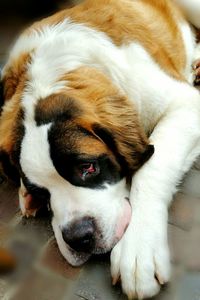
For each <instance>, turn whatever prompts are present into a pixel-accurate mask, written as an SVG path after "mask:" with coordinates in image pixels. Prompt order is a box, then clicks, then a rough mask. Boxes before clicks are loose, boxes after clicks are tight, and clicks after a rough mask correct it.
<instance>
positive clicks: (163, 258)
mask: <svg viewBox="0 0 200 300" xmlns="http://www.w3.org/2000/svg"><path fill="white" fill-rule="evenodd" d="M190 2H191V6H189V16H192V18H193V17H195V16H193V14H192V12H193V11H194V8H195V5H197V1H195V0H192V1H191V0H190ZM181 3H182V4H184V5H186V6H188V5H189V1H181ZM198 3H199V1H198ZM186 6H185V7H186ZM195 11H196V12H199V11H200V5H199V4H198V5H197V7H196V10H195ZM198 16H199V14H198ZM199 19H200V18H199ZM194 20H196V19H195V18H194ZM196 21H198V20H196ZM197 25H198V24H197ZM180 27H181V30H182V33H183V40H184V43H185V49H186V56H187V66H186V70H185V76H188V80H189V73H190V72H189V66H190V65H191V63H192V57H193V52H194V40H193V39H194V37H193V34H192V32H191V30H190V28H189V26H188V25H185V24H180ZM38 35H41V36H40V37H41V41H42V44H40V37H39V36H38ZM51 37H52V38H51ZM29 38H30V39H31V41H30V43H29V42H28V39H29ZM26 39H27V40H26ZM26 43H27V49H30V45H31V47H33V48H35V47H36V49H35V50H34V54H33V55H32V63H31V65H30V69H29V70H30V71H29V74H30V83H29V85H28V86H27V89H26V91H25V93H24V95H23V106H24V109H25V121H24V124H25V129H26V131H25V132H26V134H25V137H24V139H23V142H22V148H21V161H20V163H21V166H22V170H23V171H24V173H25V174H26V175H27V176H28V178H29V179H30V180H31V181H32V182H33V183H36V184H38V185H41V186H43V187H46V188H48V189H49V191H50V193H51V195H52V197H51V206H52V210H53V211H54V214H55V215H54V219H53V227H54V231H55V234H56V238H57V240H58V244H59V247H60V250H61V252H62V254H63V255H64V256H65V257H66V259H68V260H69V261H70V262H71V263H72V264H75V263H74V260H73V258H72V257H71V254H70V251H69V249H68V248H67V247H65V245H64V243H63V240H62V237H61V231H60V230H61V228H62V226H65V225H67V224H68V222H70V221H72V220H73V218H74V217H75V216H76V215H77V214H78V215H79V216H80V215H82V216H84V215H86V214H88V213H89V214H90V215H93V216H95V218H97V219H98V220H100V223H101V228H102V230H103V233H104V239H103V243H105V245H106V247H107V248H109V247H110V246H111V245H112V244H113V242H114V241H113V230H114V227H115V225H116V221H117V218H118V217H119V215H118V214H119V211H121V210H122V207H123V203H124V197H125V196H126V195H127V190H126V186H125V182H123V181H122V182H119V183H118V184H116V185H113V186H107V187H106V189H104V190H99V191H92V192H91V190H90V189H84V188H78V187H73V186H72V185H71V184H70V183H68V182H66V181H65V180H64V179H63V178H62V177H61V176H60V175H59V174H58V173H57V172H56V170H55V168H54V166H53V164H52V161H51V158H50V154H49V144H48V140H47V132H48V130H49V128H50V126H51V124H49V125H46V126H40V127H37V126H36V124H35V122H34V106H35V104H36V103H37V101H39V100H40V97H44V96H47V95H49V94H51V93H53V92H58V91H59V90H62V89H63V88H67V87H66V86H67V83H66V82H60V83H59V84H57V83H56V82H57V79H58V78H59V77H61V75H62V74H64V73H65V72H66V71H70V70H72V69H74V68H77V67H78V66H81V65H89V66H93V67H96V68H99V69H100V70H102V71H103V72H105V73H106V74H107V75H108V76H109V77H110V78H111V79H112V81H113V82H114V83H115V84H116V85H117V86H118V87H119V89H120V90H121V91H122V92H124V94H126V95H128V97H129V98H130V99H131V100H132V101H133V103H134V104H135V105H136V107H137V109H138V112H139V117H140V119H141V122H142V123H143V125H144V128H145V130H146V132H151V131H152V130H153V132H152V134H151V136H150V139H151V142H152V143H153V144H154V145H155V154H154V155H153V157H152V158H151V159H150V160H149V161H148V162H147V163H146V164H145V165H144V166H143V167H142V168H141V169H140V170H139V171H138V172H137V173H136V175H135V176H134V177H133V180H132V187H131V191H130V202H131V205H132V209H133V218H132V219H131V223H130V225H129V227H128V229H127V231H126V233H125V234H124V236H123V238H122V239H121V241H120V242H118V244H117V245H116V246H115V247H114V249H113V250H112V254H111V272H112V276H113V278H114V281H116V280H117V278H118V277H119V276H120V277H121V282H122V288H123V290H124V292H125V293H126V294H127V295H128V296H129V297H130V298H133V297H136V296H138V297H140V298H143V297H150V296H153V295H155V294H156V293H157V292H158V290H159V288H160V286H159V283H160V284H162V283H164V282H166V281H168V279H169V274H170V264H169V252H168V246H167V208H168V206H169V204H170V202H171V200H172V196H173V194H174V193H175V191H176V186H177V184H178V183H179V181H180V180H181V178H182V176H183V174H184V173H185V172H186V171H187V170H188V169H189V168H190V166H191V164H192V163H193V161H194V160H195V158H196V157H197V155H198V154H199V153H200V144H199V140H200V95H199V92H198V91H196V90H195V89H194V88H193V87H192V86H190V85H189V84H187V83H183V82H178V81H177V80H175V79H174V78H172V77H170V76H169V75H167V74H166V73H164V71H163V70H161V68H160V67H159V65H157V64H156V63H155V62H154V61H153V59H152V58H151V57H150V55H149V54H148V53H147V52H146V50H145V49H144V48H143V47H142V45H140V44H138V43H135V42H134V43H131V44H129V45H128V46H121V47H120V48H118V47H116V46H115V45H114V44H113V43H112V42H111V40H110V39H109V38H108V37H106V35H105V34H103V33H100V32H97V31H95V30H92V29H90V28H87V27H86V26H84V25H76V24H72V23H70V22H69V20H68V21H65V22H63V23H60V24H58V25H56V26H49V27H48V26H47V27H45V30H43V29H42V30H41V32H39V33H35V32H34V34H33V35H32V36H30V37H25V38H24V43H23V48H24V45H25V44H26ZM19 48H20V44H19V45H18V46H17V48H16V49H17V50H16V49H15V50H14V53H13V54H12V55H13V56H14V55H16V53H18V52H17V51H19V52H20V51H21V50H20V49H19ZM25 48H26V45H25ZM38 74H39V75H38ZM30 149H33V150H34V151H31V155H30ZM94 206H95V208H94ZM108 221H109V225H108ZM155 274H156V276H157V278H158V281H159V283H158V281H157V280H156V279H155Z"/></svg>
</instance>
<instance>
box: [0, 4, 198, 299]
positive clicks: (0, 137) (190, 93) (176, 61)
mask: <svg viewBox="0 0 200 300" xmlns="http://www.w3.org/2000/svg"><path fill="white" fill-rule="evenodd" d="M189 22H190V23H192V24H193V25H195V26H196V27H197V28H200V3H199V0H179V1H178V0H177V1H175V0H174V1H173V0H159V1H158V0H138V1H136V0H98V1H93V0H87V1H85V2H83V4H81V5H78V6H76V7H74V8H72V9H69V10H64V11H61V12H59V13H57V14H56V15H54V16H52V17H49V18H47V19H44V20H42V21H41V22H38V23H35V24H34V25H33V26H32V27H30V28H29V29H28V30H27V31H25V32H24V33H23V34H22V36H21V37H20V38H19V39H18V41H17V43H16V45H15V46H14V48H13V50H12V51H11V54H10V58H9V59H8V62H7V64H6V65H5V67H4V70H3V78H2V79H3V80H2V82H3V86H4V101H5V103H4V106H3V110H2V115H1V119H0V149H1V159H2V167H3V169H4V171H5V172H6V173H7V174H8V175H11V176H12V177H17V178H18V176H19V177H20V178H21V188H20V193H19V194H20V203H21V208H22V211H23V213H24V214H34V213H35V211H36V209H37V208H38V206H41V205H42V202H43V201H45V199H46V198H48V199H49V201H50V206H51V209H52V212H53V220H52V224H53V229H54V232H55V236H56V239H57V242H58V246H59V248H60V251H61V252H62V254H63V256H64V257H65V258H66V259H67V260H68V261H69V262H70V263H71V264H73V265H80V264H82V263H84V262H85V261H86V260H87V259H88V258H89V257H90V256H91V254H93V253H94V254H95V253H103V252H107V251H110V250H112V252H111V274H112V277H113V283H116V282H117V281H118V279H119V278H120V279H121V284H122V289H123V291H124V293H125V294H127V295H128V297H129V299H132V298H135V297H138V298H140V299H142V298H145V297H151V296H153V295H155V294H156V293H158V291H159V289H160V285H162V284H164V283H165V282H167V281H168V280H169V277H170V259H169V251H168V243H167V215H168V206H169V205H170V203H171V200H172V197H173V194H174V193H175V192H176V186H177V184H178V183H179V182H180V180H181V178H182V177H183V175H184V173H185V172H187V171H188V169H189V168H190V166H191V165H192V163H193V162H194V160H195V159H196V157H197V156H198V155H199V154H200V94H199V92H198V91H197V90H196V89H195V88H194V87H193V86H192V76H191V74H192V63H193V61H194V60H196V59H198V58H199V57H200V49H199V47H196V42H195V35H194V33H193V30H192V28H191V25H190V24H189ZM198 72H199V69H198ZM152 145H153V146H152ZM154 149H155V151H154ZM153 152H154V154H153ZM79 171H80V172H79ZM130 178H131V180H130ZM127 181H130V182H131V185H130V186H129V184H127ZM36 198H38V199H40V200H41V201H39V203H38V204H37V205H36V204H35V206H34V200H36ZM31 202H33V203H31ZM30 203H31V205H29V204H30ZM35 203H36V202H35ZM128 224H129V225H128ZM127 226H128V228H127ZM126 228H127V229H126ZM85 234H86V236H89V238H88V239H87V238H86V239H85V240H84V242H85V243H86V244H87V247H89V248H87V249H85V248H84V245H83V243H82V244H80V237H81V238H83V235H85ZM77 236H78V237H79V238H77ZM77 239H79V241H78V244H77ZM67 241H69V244H70V245H71V246H69V244H68V242H67ZM77 245H81V249H83V250H82V251H81V250H80V249H78V248H77ZM91 245H92V246H91ZM84 249H85V250H84ZM79 250H80V251H79Z"/></svg>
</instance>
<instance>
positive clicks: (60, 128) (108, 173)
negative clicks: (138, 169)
mask: <svg viewBox="0 0 200 300" xmlns="http://www.w3.org/2000/svg"><path fill="white" fill-rule="evenodd" d="M85 135H90V136H92V137H93V138H94V139H97V138H96V137H95V136H94V135H92V133H91V132H89V131H87V130H86V129H84V128H81V127H80V126H77V125H76V124H74V123H72V122H71V123H70V122H66V124H58V123H56V124H55V125H53V126H52V128H51V129H50V131H49V135H48V139H49V144H50V155H51V159H52V161H53V164H54V166H55V168H56V170H57V172H58V173H59V174H60V175H61V176H62V177H63V178H65V179H66V180H67V181H69V182H70V183H71V184H73V185H75V186H83V187H88V188H103V187H104V184H105V183H110V184H114V183H116V182H118V181H119V180H120V179H121V178H122V174H121V171H120V170H119V167H118V166H117V165H115V164H114V163H113V162H112V161H111V159H110V158H109V156H108V155H106V154H105V155H104V154H102V155H100V156H99V157H97V156H96V155H95V154H94V156H84V157H83V156H81V155H80V153H78V150H79V149H77V148H76V140H77V139H79V138H84V136H85ZM89 162H92V163H94V164H98V167H99V168H100V173H99V174H98V175H96V176H91V177H90V178H88V179H87V180H82V179H81V177H80V176H79V175H78V171H77V168H78V166H79V165H80V164H81V163H89Z"/></svg>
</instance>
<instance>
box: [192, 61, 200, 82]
mask: <svg viewBox="0 0 200 300" xmlns="http://www.w3.org/2000/svg"><path fill="white" fill-rule="evenodd" d="M193 70H194V85H200V59H198V60H196V61H195V62H194V64H193Z"/></svg>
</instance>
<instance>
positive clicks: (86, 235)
mask: <svg viewBox="0 0 200 300" xmlns="http://www.w3.org/2000/svg"><path fill="white" fill-rule="evenodd" d="M94 232H95V225H94V222H93V220H92V219H91V218H87V219H86V218H84V219H81V220H78V221H76V222H74V223H73V224H71V225H70V226H69V227H68V228H63V230H62V236H63V239H64V241H65V242H66V243H67V244H68V245H69V246H70V247H71V248H72V249H74V250H75V251H77V252H86V253H91V252H92V250H93V248H94V245H95V239H94Z"/></svg>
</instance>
